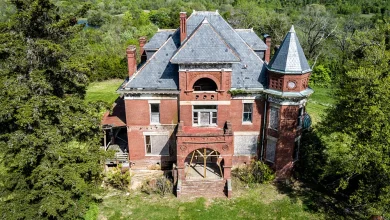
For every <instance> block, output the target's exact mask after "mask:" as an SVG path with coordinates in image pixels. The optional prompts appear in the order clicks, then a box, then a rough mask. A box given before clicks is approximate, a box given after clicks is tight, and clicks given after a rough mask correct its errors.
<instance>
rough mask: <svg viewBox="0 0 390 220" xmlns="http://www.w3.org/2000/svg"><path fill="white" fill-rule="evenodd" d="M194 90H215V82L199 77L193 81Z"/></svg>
mask: <svg viewBox="0 0 390 220" xmlns="http://www.w3.org/2000/svg"><path fill="white" fill-rule="evenodd" d="M193 90H194V91H216V90H217V84H215V82H214V81H213V80H212V79H209V78H201V79H199V80H198V81H196V82H195V83H194V87H193Z"/></svg>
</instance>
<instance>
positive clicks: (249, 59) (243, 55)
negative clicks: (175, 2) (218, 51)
mask: <svg viewBox="0 0 390 220" xmlns="http://www.w3.org/2000/svg"><path fill="white" fill-rule="evenodd" d="M204 18H206V19H207V21H208V22H209V23H210V24H211V25H212V26H213V27H214V29H215V31H216V32H217V33H218V34H219V35H220V36H221V37H222V38H223V39H224V40H225V42H226V43H227V44H228V45H229V47H230V48H232V50H233V51H235V52H237V55H238V57H239V58H240V59H241V61H240V62H239V63H234V64H233V72H232V84H231V87H232V88H236V89H254V90H258V89H263V88H264V86H263V84H265V83H266V77H265V73H266V68H265V65H264V62H263V60H261V59H260V58H259V57H258V56H257V55H256V53H255V52H254V51H253V50H252V49H251V48H250V47H249V46H248V45H247V44H246V43H245V41H244V40H243V39H242V38H241V37H240V35H238V33H237V32H236V31H235V30H234V29H233V28H232V27H231V26H230V25H229V24H228V23H227V22H226V21H225V20H224V19H223V18H222V16H221V15H220V14H219V13H218V12H210V11H196V12H193V13H192V14H191V16H189V17H188V19H187V35H188V36H190V34H191V33H192V32H193V31H194V30H195V29H196V27H197V26H198V25H199V24H200V23H201V22H202V21H203V19H204Z"/></svg>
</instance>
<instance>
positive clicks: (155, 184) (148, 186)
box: [141, 176, 173, 196]
mask: <svg viewBox="0 0 390 220" xmlns="http://www.w3.org/2000/svg"><path fill="white" fill-rule="evenodd" d="M141 191H142V192H144V193H147V194H152V193H155V194H158V195H161V196H165V195H167V194H171V193H173V184H172V180H171V179H169V178H167V177H165V176H161V177H158V178H156V179H151V180H147V181H146V182H144V183H143V184H142V187H141Z"/></svg>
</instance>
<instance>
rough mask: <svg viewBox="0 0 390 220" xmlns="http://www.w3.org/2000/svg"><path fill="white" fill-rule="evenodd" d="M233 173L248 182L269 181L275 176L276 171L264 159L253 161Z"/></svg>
mask: <svg viewBox="0 0 390 220" xmlns="http://www.w3.org/2000/svg"><path fill="white" fill-rule="evenodd" d="M232 174H233V176H235V177H237V178H239V179H240V180H241V181H243V182H245V183H246V184H256V183H267V182H270V181H272V180H273V179H274V178H275V175H274V172H273V171H272V170H271V169H270V168H269V167H268V165H266V164H265V163H263V162H262V161H252V162H251V163H250V164H249V165H245V166H241V167H238V168H236V169H234V170H233V172H232Z"/></svg>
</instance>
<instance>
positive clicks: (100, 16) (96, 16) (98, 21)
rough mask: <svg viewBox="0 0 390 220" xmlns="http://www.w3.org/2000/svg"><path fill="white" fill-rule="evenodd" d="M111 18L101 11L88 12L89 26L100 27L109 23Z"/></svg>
mask: <svg viewBox="0 0 390 220" xmlns="http://www.w3.org/2000/svg"><path fill="white" fill-rule="evenodd" d="M110 18H111V17H110V16H109V15H107V14H104V13H103V12H101V11H96V10H90V11H89V12H88V24H89V25H92V26H95V27H99V26H102V25H103V24H105V23H107V22H108V21H109V19H110Z"/></svg>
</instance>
